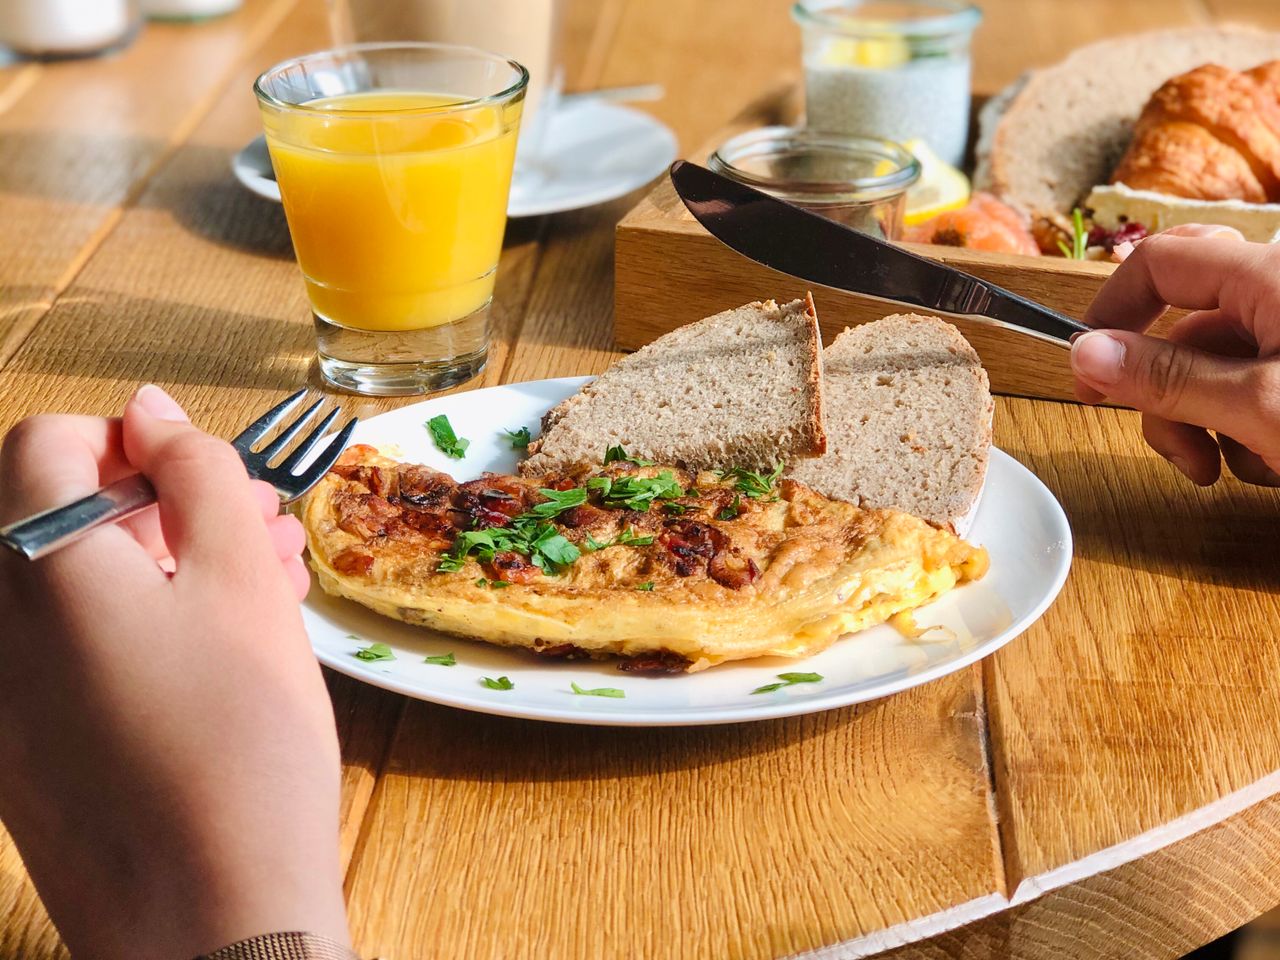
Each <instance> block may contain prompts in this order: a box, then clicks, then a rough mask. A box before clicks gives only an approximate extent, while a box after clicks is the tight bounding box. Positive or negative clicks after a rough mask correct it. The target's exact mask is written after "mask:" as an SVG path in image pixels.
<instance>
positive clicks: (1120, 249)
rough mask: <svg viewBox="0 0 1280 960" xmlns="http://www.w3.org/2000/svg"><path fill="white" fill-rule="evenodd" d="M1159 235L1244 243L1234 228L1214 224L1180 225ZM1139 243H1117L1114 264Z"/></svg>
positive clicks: (1119, 261) (1127, 254)
mask: <svg viewBox="0 0 1280 960" xmlns="http://www.w3.org/2000/svg"><path fill="white" fill-rule="evenodd" d="M1159 235H1160V236H1162V237H1217V238H1219V239H1222V240H1238V241H1241V242H1243V241H1244V234H1243V233H1241V232H1240V231H1239V230H1237V229H1236V228H1235V227H1224V226H1221V225H1219V224H1214V223H1182V224H1179V225H1178V226H1176V227H1170V228H1169V229H1168V230H1161V231H1160V234H1159ZM1144 239H1145V238H1144ZM1140 243H1142V240H1125V241H1123V242H1121V243H1117V244H1116V245H1115V247H1114V248H1113V249H1112V251H1111V259H1112V260H1114V261H1115V262H1116V263H1124V262H1125V260H1127V259H1129V254H1131V253H1133V251H1134V249H1135V248H1136V247H1137V246H1138V244H1140Z"/></svg>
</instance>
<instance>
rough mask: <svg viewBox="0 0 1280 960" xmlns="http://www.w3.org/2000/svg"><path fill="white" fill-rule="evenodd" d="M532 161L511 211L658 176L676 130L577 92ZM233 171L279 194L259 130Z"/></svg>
mask: <svg viewBox="0 0 1280 960" xmlns="http://www.w3.org/2000/svg"><path fill="white" fill-rule="evenodd" d="M543 137H544V139H543V142H544V143H545V144H546V149H545V151H544V153H543V155H542V156H540V157H539V158H538V160H537V161H536V162H525V158H523V157H522V158H521V163H520V164H518V165H517V167H516V172H515V176H514V177H513V178H512V183H511V198H510V200H509V201H508V202H507V215H508V216H510V217H532V216H537V215H540V214H544V213H559V212H561V211H564V210H576V209H578V208H579V207H590V206H594V205H595V204H597V203H605V202H607V201H609V200H615V199H617V198H618V197H621V196H625V195H626V194H628V193H630V192H631V191H632V190H636V189H638V188H640V187H643V186H644V185H645V184H646V183H648V182H649V181H650V180H652V179H654V178H655V177H657V176H660V175H661V174H662V173H663V171H665V170H666V169H667V167H668V166H670V165H671V161H672V160H674V159H675V158H676V138H675V135H674V134H673V133H672V132H671V131H670V130H669V129H667V128H666V127H665V126H663V125H662V124H661V123H659V122H658V121H657V120H655V119H653V117H651V116H649V115H648V114H646V113H641V112H640V111H639V110H632V109H630V108H628V107H622V106H618V105H617V104H614V103H604V102H602V101H599V100H589V99H586V100H582V101H578V102H574V103H570V104H566V105H563V106H561V107H560V108H559V109H557V110H556V112H555V113H554V114H553V115H552V116H551V120H550V122H549V123H548V125H547V130H546V131H545V133H544V135H543ZM231 170H232V172H233V173H234V174H235V176H236V179H237V180H239V181H240V182H241V183H242V184H243V185H244V186H246V187H248V188H249V189H250V190H252V191H253V192H254V193H256V194H257V195H258V196H260V197H265V198H266V199H268V200H274V201H275V202H276V203H279V202H280V185H279V184H278V183H276V175H275V171H274V170H272V169H271V156H270V154H269V153H268V152H267V141H266V139H265V138H263V137H257V138H255V139H254V140H252V141H251V142H249V143H248V144H247V145H246V146H245V147H244V149H242V150H241V151H240V152H239V153H237V154H236V155H235V156H234V157H232V158H231Z"/></svg>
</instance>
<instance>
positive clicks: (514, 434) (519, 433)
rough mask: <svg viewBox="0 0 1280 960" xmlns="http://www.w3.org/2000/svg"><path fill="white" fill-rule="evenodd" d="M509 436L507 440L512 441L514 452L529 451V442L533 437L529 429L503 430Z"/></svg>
mask: <svg viewBox="0 0 1280 960" xmlns="http://www.w3.org/2000/svg"><path fill="white" fill-rule="evenodd" d="M502 432H503V433H505V434H506V435H507V439H508V440H510V441H511V449H512V450H528V449H529V441H530V440H532V439H533V437H532V436H531V435H530V433H529V428H528V427H521V428H520V429H519V430H503V431H502Z"/></svg>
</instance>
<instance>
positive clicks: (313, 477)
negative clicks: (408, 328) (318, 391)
mask: <svg viewBox="0 0 1280 960" xmlns="http://www.w3.org/2000/svg"><path fill="white" fill-rule="evenodd" d="M306 396H307V388H306V387H303V388H302V389H301V390H299V391H298V392H297V393H295V394H293V395H291V396H289V397H286V398H285V399H284V400H283V401H282V402H280V403H278V404H276V405H275V406H274V407H272V408H271V409H270V410H268V411H267V412H266V413H264V414H263V415H262V416H260V417H259V418H258V419H257V420H255V421H253V423H251V424H249V426H247V427H245V429H244V431H243V432H241V434H240V435H239V436H238V437H236V438H235V439H234V440H232V441H231V445H232V446H233V447H235V449H236V453H238V454H240V459H241V460H243V461H244V465H245V469H246V470H248V472H249V476H251V477H253V478H254V479H255V480H265V481H266V482H267V483H269V484H271V486H273V487H275V491H276V493H277V494H278V495H279V497H280V502H281V503H289V502H291V501H293V500H297V499H298V498H299V497H300V496H302V495H303V494H304V493H306V492H307V491H308V490H310V489H311V488H312V487H314V486H315V485H316V484H317V483H319V482H320V478H321V477H323V476H324V475H325V473H327V472H328V470H329V468H330V467H331V466H333V463H334V461H335V460H337V459H338V457H339V456H340V455H341V454H342V451H343V450H344V449H345V448H346V446H347V441H349V440H350V439H351V431H352V430H354V429H355V426H356V424H357V423H358V422H359V421H358V420H356V418H355V417H352V418H350V419H349V420H348V421H347V422H346V423H345V424H344V425H343V427H342V429H341V430H339V431H338V434H337V436H335V437H334V438H333V439H332V440H330V441H329V442H328V443H327V444H325V445H324V446H323V447H320V442H321V440H323V439H324V436H325V431H327V430H328V429H329V427H331V426H332V425H333V423H334V421H335V420H337V419H338V417H339V415H340V414H341V413H342V408H341V407H336V408H335V409H333V410H331V411H330V412H329V414H328V416H326V417H325V418H324V419H323V420H321V421H320V422H319V423H318V424H316V425H315V427H313V428H312V430H311V432H310V433H308V434H307V435H306V437H305V438H304V439H303V440H302V442H301V443H299V444H298V445H297V446H296V447H294V448H293V452H292V453H290V454H289V455H288V457H286V458H285V459H284V460H282V461H281V462H280V463H279V464H278V465H276V466H274V467H273V466H271V461H272V460H275V459H276V458H278V457H279V456H280V455H281V454H283V453H284V452H285V451H286V450H288V449H289V446H290V444H291V443H293V440H294V438H295V437H297V436H298V434H299V433H301V432H302V430H303V429H304V428H305V427H306V426H307V424H308V423H309V422H310V421H311V420H312V419H313V418H314V417H315V415H316V413H317V412H318V411H319V410H320V408H321V407H322V406H324V397H321V398H320V399H319V400H317V401H316V402H315V403H313V404H311V406H309V407H307V409H306V410H304V411H303V412H302V413H300V414H299V415H298V416H297V417H295V418H294V419H293V421H292V422H291V423H290V424H289V425H288V426H286V427H285V428H284V429H283V430H281V431H280V435H279V436H278V437H276V438H275V439H274V440H272V441H271V443H269V444H268V445H267V446H265V447H263V448H262V449H261V450H258V451H255V450H254V449H253V448H254V446H255V445H256V444H258V443H260V442H261V441H262V439H263V438H264V437H265V436H266V435H267V434H268V433H269V432H270V431H271V429H272V428H273V427H275V426H276V425H277V424H279V423H280V422H281V421H282V420H284V418H285V417H286V416H287V415H288V414H289V413H290V412H291V411H292V410H293V409H294V408H296V407H297V406H298V405H299V404H300V403H301V402H302V401H303V399H304V398H305V397H306ZM317 449H318V451H319V452H316V451H317ZM313 453H314V459H312V460H310V461H309V462H307V458H308V457H309V456H311V455H312V454H313ZM303 463H306V467H305V469H300V468H302V465H303ZM155 502H156V491H155V489H154V488H153V487H152V486H151V482H150V481H149V480H147V478H146V477H144V476H143V475H142V474H140V473H137V474H134V475H133V476H130V477H123V478H122V479H120V480H117V481H116V482H115V483H112V484H109V485H108V486H105V487H103V488H102V489H101V490H99V491H97V492H96V493H91V494H89V495H88V496H87V497H81V498H80V499H79V500H76V501H73V502H72V503H68V504H65V505H64V506H61V507H54V508H53V509H52V510H45V511H44V512H43V513H37V514H35V515H33V516H30V517H27V518H26V519H24V520H19V521H17V522H16V523H11V524H9V525H8V526H7V527H0V543H3V544H4V545H5V546H7V547H9V548H11V549H13V550H16V551H18V552H19V553H21V554H22V555H23V556H25V557H26V558H27V559H28V560H38V559H39V558H40V557H43V556H45V555H46V554H49V553H52V552H53V551H55V550H57V549H59V548H61V547H64V546H66V545H67V544H68V543H71V542H72V541H73V540H76V539H78V538H79V537H82V536H84V535H85V534H86V533H88V532H89V531H90V530H93V529H96V528H97V527H101V526H103V525H104V524H108V523H117V522H119V521H121V520H123V519H125V518H126V517H131V516H133V515H134V514H135V513H137V512H138V511H139V510H143V509H145V508H146V507H149V506H150V505H151V504H153V503H155Z"/></svg>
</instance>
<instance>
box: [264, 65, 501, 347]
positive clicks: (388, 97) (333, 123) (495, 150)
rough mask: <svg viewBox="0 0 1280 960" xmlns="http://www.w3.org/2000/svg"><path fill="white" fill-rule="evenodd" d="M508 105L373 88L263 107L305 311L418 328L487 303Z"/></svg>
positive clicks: (357, 325) (376, 325)
mask: <svg viewBox="0 0 1280 960" xmlns="http://www.w3.org/2000/svg"><path fill="white" fill-rule="evenodd" d="M520 107H521V103H520V100H518V99H517V100H515V101H514V102H506V103H489V104H486V103H480V104H475V103H472V104H471V105H466V106H463V105H461V104H460V101H459V98H458V97H456V96H448V95H441V94H432V93H415V92H398V91H394V90H391V91H387V90H379V91H375V92H371V93H352V94H344V95H341V96H336V97H331V98H325V99H315V100H309V101H307V102H305V103H302V104H300V105H299V106H298V107H297V108H296V109H293V110H290V111H288V112H275V113H270V114H266V115H264V123H265V125H266V132H267V143H268V145H269V147H270V149H271V162H272V165H273V166H274V167H275V171H276V177H277V179H278V180H279V182H280V195H281V198H282V199H283V201H284V208H285V214H286V216H287V218H288V221H289V230H290V232H291V233H292V235H293V245H294V250H295V251H296V253H297V256H298V263H299V265H300V266H301V267H302V273H303V276H304V278H305V280H306V284H307V293H308V296H309V297H310V300H311V306H312V308H313V309H314V310H315V312H316V314H317V316H319V317H321V318H322V319H324V320H328V321H329V322H330V323H334V324H337V325H339V326H342V327H346V328H350V329H357V330H383V331H404V330H422V329H425V328H429V327H436V326H440V325H443V324H447V323H452V322H453V321H456V320H460V319H462V318H463V317H466V316H468V315H469V314H472V313H474V312H475V311H477V310H479V309H480V308H482V307H483V306H484V305H485V304H486V303H488V301H489V299H490V297H491V296H492V295H493V281H494V270H495V268H496V267H497V263H498V255H499V253H500V251H501V248H502V234H503V230H504V228H505V225H506V219H507V193H508V190H509V188H510V185H511V168H512V163H513V161H514V158H515V147H516V132H517V130H518V128H519V123H520Z"/></svg>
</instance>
